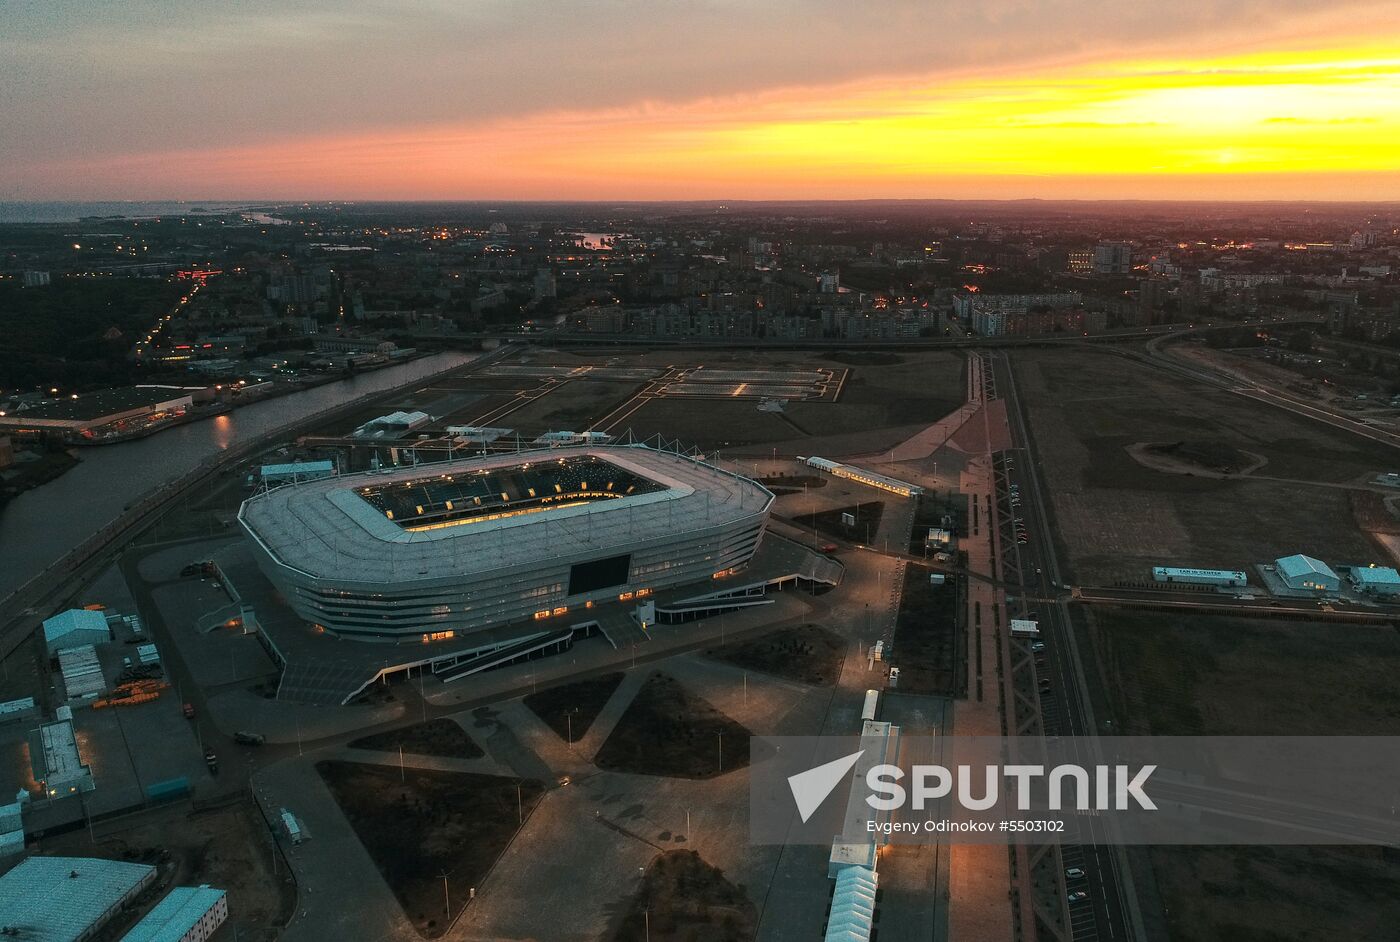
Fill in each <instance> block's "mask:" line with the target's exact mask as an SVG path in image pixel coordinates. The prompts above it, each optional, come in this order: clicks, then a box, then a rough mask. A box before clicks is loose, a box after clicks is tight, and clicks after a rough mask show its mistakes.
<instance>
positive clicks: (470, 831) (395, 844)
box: [316, 762, 544, 938]
mask: <svg viewBox="0 0 1400 942" xmlns="http://www.w3.org/2000/svg"><path fill="white" fill-rule="evenodd" d="M316 771H317V772H319V773H320V775H321V779H322V780H323V781H324V782H325V783H326V787H327V788H329V789H330V792H331V794H332V795H333V796H334V797H335V800H336V804H338V805H339V806H340V810H341V811H342V812H343V813H344V814H345V817H346V818H347V819H348V820H349V821H350V826H351V827H352V828H354V830H355V835H356V836H357V837H358V838H359V839H360V843H361V844H363V845H364V848H365V850H366V851H367V852H368V853H369V855H370V857H371V859H373V860H374V865H375V867H377V868H378V869H379V873H380V875H381V876H383V878H384V882H385V883H387V884H388V885H389V889H390V890H392V891H393V893H394V896H395V897H396V898H397V899H398V901H399V905H401V906H402V907H403V911H404V915H406V916H407V917H408V919H409V921H410V922H412V923H413V926H414V928H415V929H417V930H418V932H419V933H420V934H421V935H424V936H426V937H428V938H436V937H437V936H440V935H442V934H443V933H444V932H445V931H446V930H447V927H448V926H449V925H450V924H451V917H452V916H454V915H456V914H458V913H460V912H461V911H462V907H463V906H465V905H466V902H467V891H468V890H469V889H470V888H471V887H473V886H478V885H480V884H481V881H482V879H483V878H484V877H485V876H486V874H487V872H488V871H489V870H490V869H491V867H492V866H493V865H494V864H495V863H496V859H497V858H498V857H500V855H501V853H502V852H503V851H504V850H505V849H506V847H507V846H508V845H509V844H510V841H511V838H512V837H514V836H515V832H516V831H517V830H518V828H519V823H518V822H519V820H520V815H519V814H518V813H517V810H518V811H519V812H523V814H529V813H530V812H531V811H532V810H534V807H535V805H537V804H538V803H539V800H540V797H541V796H542V795H543V794H544V787H543V786H542V785H541V784H540V783H539V782H536V781H533V780H529V779H527V780H525V781H523V782H520V783H519V793H518V795H519V797H518V801H517V791H516V789H517V782H516V780H515V779H509V778H500V777H498V776H494V775H473V774H468V773H463V772H438V771H431V770H427V769H409V770H407V771H406V772H405V773H404V774H403V778H402V780H401V779H400V770H399V769H397V768H393V767H390V766H382V765H365V764H362V763H359V762H318V763H316ZM444 873H446V874H448V877H447V883H448V890H449V892H450V895H451V905H452V910H451V912H450V913H449V912H448V911H447V909H446V901H445V900H444V894H443V881H442V874H444Z"/></svg>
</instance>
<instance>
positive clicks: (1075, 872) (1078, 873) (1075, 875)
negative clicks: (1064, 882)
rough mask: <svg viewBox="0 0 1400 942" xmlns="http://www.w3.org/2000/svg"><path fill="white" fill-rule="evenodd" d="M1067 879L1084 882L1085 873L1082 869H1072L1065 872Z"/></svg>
mask: <svg viewBox="0 0 1400 942" xmlns="http://www.w3.org/2000/svg"><path fill="white" fill-rule="evenodd" d="M1065 877H1066V878H1067V879H1070V880H1082V879H1084V877H1085V873H1084V870H1083V869H1082V868H1080V867H1070V868H1069V869H1068V870H1066V871H1065Z"/></svg>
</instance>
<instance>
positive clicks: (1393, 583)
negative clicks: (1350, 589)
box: [1349, 564, 1400, 596]
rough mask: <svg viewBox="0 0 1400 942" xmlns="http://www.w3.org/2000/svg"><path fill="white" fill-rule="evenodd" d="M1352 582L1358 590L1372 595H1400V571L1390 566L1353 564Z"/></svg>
mask: <svg viewBox="0 0 1400 942" xmlns="http://www.w3.org/2000/svg"><path fill="white" fill-rule="evenodd" d="M1349 575H1350V580H1351V584H1352V585H1353V586H1354V587H1355V588H1356V590H1357V591H1358V592H1366V593H1368V594H1370V595H1379V596H1395V595H1400V572H1396V571H1395V570H1394V569H1393V568H1392V567H1390V566H1377V565H1374V564H1372V565H1370V566H1353V567H1352V568H1351V572H1350V574H1349Z"/></svg>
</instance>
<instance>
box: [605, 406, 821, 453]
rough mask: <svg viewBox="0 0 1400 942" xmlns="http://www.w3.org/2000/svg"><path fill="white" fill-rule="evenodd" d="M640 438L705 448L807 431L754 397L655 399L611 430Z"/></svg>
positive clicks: (763, 441)
mask: <svg viewBox="0 0 1400 942" xmlns="http://www.w3.org/2000/svg"><path fill="white" fill-rule="evenodd" d="M628 429H630V430H631V431H632V433H633V434H634V435H636V436H637V437H638V438H649V437H651V436H652V435H661V436H662V437H664V438H668V439H672V438H676V439H680V441H681V442H682V443H683V444H686V445H695V446H697V447H700V448H704V449H712V448H713V449H719V448H724V449H728V448H736V447H740V446H743V445H754V444H761V445H766V444H767V443H769V442H779V441H785V440H787V439H791V438H800V437H802V436H804V435H806V434H807V430H806V429H805V428H802V427H800V426H797V425H794V424H793V423H792V422H790V421H788V420H787V419H786V418H784V416H783V414H782V413H778V412H759V411H758V402H757V401H756V400H753V399H652V400H649V401H648V402H647V403H646V405H644V406H642V408H641V409H639V410H638V411H636V412H634V413H632V414H631V415H630V416H628V417H627V419H626V420H624V421H623V422H622V423H621V424H620V425H619V426H617V427H616V428H614V429H613V430H612V433H613V434H614V435H617V434H621V433H623V432H625V431H626V430H628Z"/></svg>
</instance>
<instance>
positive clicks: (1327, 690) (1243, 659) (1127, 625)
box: [1084, 607, 1400, 736]
mask: <svg viewBox="0 0 1400 942" xmlns="http://www.w3.org/2000/svg"><path fill="white" fill-rule="evenodd" d="M1084 620H1085V624H1086V625H1087V626H1088V630H1089V636H1090V638H1091V639H1092V641H1093V646H1094V650H1095V651H1096V652H1098V655H1099V660H1100V663H1101V665H1102V669H1103V683H1104V687H1105V689H1106V690H1107V691H1108V699H1109V704H1110V706H1111V709H1112V711H1113V715H1114V716H1115V717H1116V720H1117V723H1118V724H1121V725H1120V728H1121V730H1122V732H1123V733H1124V734H1125V735H1156V736H1193V735H1207V736H1267V735H1279V736H1281V735H1290V736H1395V735H1400V709H1396V706H1395V704H1396V703H1400V634H1397V632H1396V631H1395V629H1393V628H1391V627H1389V626H1373V625H1353V624H1345V623H1333V622H1308V621H1292V620H1283V619H1278V620H1272V619H1268V618H1236V617H1230V616H1225V615H1206V614H1201V613H1196V612H1191V613H1185V614H1175V613H1163V612H1143V611H1134V610H1132V609H1127V608H1121V609H1109V608H1104V607H1094V608H1092V609H1090V610H1089V611H1088V612H1087V613H1086V617H1085V619H1084Z"/></svg>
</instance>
